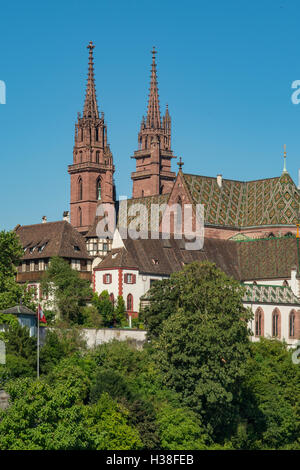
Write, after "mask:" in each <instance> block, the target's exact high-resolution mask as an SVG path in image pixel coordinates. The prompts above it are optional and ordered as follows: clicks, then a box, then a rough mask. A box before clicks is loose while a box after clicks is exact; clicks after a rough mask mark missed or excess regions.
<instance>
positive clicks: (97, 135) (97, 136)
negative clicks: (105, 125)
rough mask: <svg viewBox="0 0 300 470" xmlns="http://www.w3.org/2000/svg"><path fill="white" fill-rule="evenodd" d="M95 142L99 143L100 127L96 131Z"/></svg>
mask: <svg viewBox="0 0 300 470" xmlns="http://www.w3.org/2000/svg"><path fill="white" fill-rule="evenodd" d="M95 140H96V142H98V140H99V131H98V127H97V128H96V130H95Z"/></svg>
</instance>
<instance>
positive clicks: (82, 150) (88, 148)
mask: <svg viewBox="0 0 300 470" xmlns="http://www.w3.org/2000/svg"><path fill="white" fill-rule="evenodd" d="M87 47H88V49H89V71H88V79H87V87H86V95H85V102H84V109H83V115H82V116H81V115H80V113H79V114H78V117H77V122H76V123H75V144H74V149H73V164H72V165H69V167H68V172H69V174H70V176H71V201H70V212H71V224H72V225H73V226H74V227H76V229H77V230H78V231H79V232H81V233H87V231H88V229H89V227H90V226H91V224H92V223H93V222H94V219H95V214H96V208H97V205H98V204H99V203H104V202H105V203H106V202H108V203H113V202H114V200H115V190H114V180H113V174H114V171H115V167H114V164H113V155H112V153H111V151H110V148H109V144H108V141H107V128H106V124H105V121H104V113H103V112H101V115H100V116H99V111H98V106H97V99H96V91H95V78H94V59H93V49H94V47H95V46H94V45H93V43H92V41H91V42H90V43H89V45H88V46H87Z"/></svg>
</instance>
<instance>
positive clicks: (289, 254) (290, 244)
mask: <svg viewBox="0 0 300 470" xmlns="http://www.w3.org/2000/svg"><path fill="white" fill-rule="evenodd" d="M231 243H236V244H237V247H238V249H237V252H238V264H239V269H240V277H241V280H243V281H245V280H253V279H289V278H290V277H291V269H292V267H297V268H298V269H299V266H300V265H299V261H300V260H299V251H300V250H299V238H294V237H282V238H275V237H274V238H271V239H261V240H244V241H232V242H231Z"/></svg>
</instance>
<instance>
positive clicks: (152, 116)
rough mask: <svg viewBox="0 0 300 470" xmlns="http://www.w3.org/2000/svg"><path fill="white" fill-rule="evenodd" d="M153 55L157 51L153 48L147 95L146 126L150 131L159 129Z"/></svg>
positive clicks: (159, 121)
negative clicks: (148, 92)
mask: <svg viewBox="0 0 300 470" xmlns="http://www.w3.org/2000/svg"><path fill="white" fill-rule="evenodd" d="M155 54H157V51H156V50H155V47H153V49H152V70H151V82H150V94H149V101H148V114H147V120H146V126H147V127H150V128H152V129H160V128H161V120H160V109H159V98H158V87H157V73H156V62H155Z"/></svg>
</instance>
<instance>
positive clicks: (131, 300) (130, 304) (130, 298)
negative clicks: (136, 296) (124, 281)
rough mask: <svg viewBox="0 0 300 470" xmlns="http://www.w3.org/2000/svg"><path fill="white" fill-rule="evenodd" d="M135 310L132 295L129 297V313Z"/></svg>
mask: <svg viewBox="0 0 300 470" xmlns="http://www.w3.org/2000/svg"><path fill="white" fill-rule="evenodd" d="M132 310H133V297H132V294H128V295H127V311H128V312H132Z"/></svg>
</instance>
